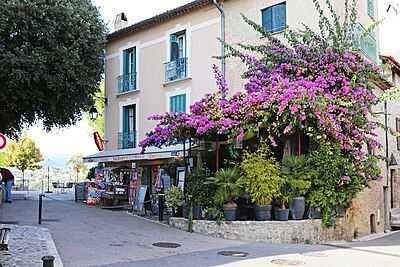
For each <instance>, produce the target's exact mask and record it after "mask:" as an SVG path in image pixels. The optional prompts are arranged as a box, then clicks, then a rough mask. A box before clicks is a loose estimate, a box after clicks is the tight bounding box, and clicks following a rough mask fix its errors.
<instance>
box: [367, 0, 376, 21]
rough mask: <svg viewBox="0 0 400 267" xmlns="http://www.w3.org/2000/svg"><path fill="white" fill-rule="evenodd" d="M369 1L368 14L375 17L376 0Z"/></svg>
mask: <svg viewBox="0 0 400 267" xmlns="http://www.w3.org/2000/svg"><path fill="white" fill-rule="evenodd" d="M367 1H368V15H370V16H371V17H372V18H373V17H374V15H375V5H374V4H375V3H374V0H367Z"/></svg>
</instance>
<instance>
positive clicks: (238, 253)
mask: <svg viewBox="0 0 400 267" xmlns="http://www.w3.org/2000/svg"><path fill="white" fill-rule="evenodd" d="M217 254H218V255H221V256H230V257H247V256H249V253H247V252H241V251H220V252H218V253H217Z"/></svg>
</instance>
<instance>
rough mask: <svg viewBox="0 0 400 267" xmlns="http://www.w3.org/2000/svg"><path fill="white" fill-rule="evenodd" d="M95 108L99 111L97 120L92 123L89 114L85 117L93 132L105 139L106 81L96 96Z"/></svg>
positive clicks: (102, 82) (102, 83)
mask: <svg viewBox="0 0 400 267" xmlns="http://www.w3.org/2000/svg"><path fill="white" fill-rule="evenodd" d="M94 106H95V107H96V109H97V111H98V117H97V119H96V120H95V121H92V120H91V119H90V117H89V114H86V115H85V117H86V119H87V120H88V121H89V125H90V127H91V128H92V130H93V132H98V133H99V134H100V136H102V137H104V80H102V81H101V83H100V91H99V92H97V93H96V94H95V97H94ZM90 136H93V133H90Z"/></svg>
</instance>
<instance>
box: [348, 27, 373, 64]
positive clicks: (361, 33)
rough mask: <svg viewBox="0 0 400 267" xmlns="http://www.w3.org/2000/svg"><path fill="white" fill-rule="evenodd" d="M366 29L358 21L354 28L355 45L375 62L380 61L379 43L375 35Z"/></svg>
mask: <svg viewBox="0 0 400 267" xmlns="http://www.w3.org/2000/svg"><path fill="white" fill-rule="evenodd" d="M366 31H367V30H366V29H365V28H364V27H363V26H362V25H361V24H360V23H358V24H357V26H356V27H355V30H354V46H355V48H356V49H357V50H358V51H360V52H361V53H363V54H364V55H365V56H366V57H367V58H368V59H370V60H371V61H373V62H375V63H376V62H377V61H378V53H377V44H376V40H375V37H374V36H373V35H372V34H371V33H366Z"/></svg>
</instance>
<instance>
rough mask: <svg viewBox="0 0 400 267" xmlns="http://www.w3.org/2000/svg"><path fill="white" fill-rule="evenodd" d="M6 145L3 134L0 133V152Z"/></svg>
mask: <svg viewBox="0 0 400 267" xmlns="http://www.w3.org/2000/svg"><path fill="white" fill-rule="evenodd" d="M6 146H7V139H6V137H5V135H4V134H2V133H0V152H1V151H3V150H5V149H6Z"/></svg>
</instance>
